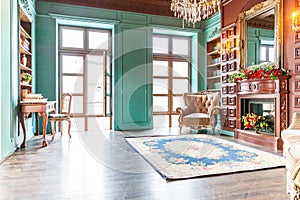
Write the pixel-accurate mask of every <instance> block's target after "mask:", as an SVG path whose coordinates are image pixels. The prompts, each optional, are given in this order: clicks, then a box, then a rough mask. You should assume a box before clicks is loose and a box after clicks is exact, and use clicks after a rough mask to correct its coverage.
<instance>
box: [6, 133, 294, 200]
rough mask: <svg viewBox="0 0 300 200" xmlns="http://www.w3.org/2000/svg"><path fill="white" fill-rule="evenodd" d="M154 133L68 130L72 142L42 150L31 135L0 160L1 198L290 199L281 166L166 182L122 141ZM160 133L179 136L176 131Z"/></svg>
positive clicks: (58, 141)
mask: <svg viewBox="0 0 300 200" xmlns="http://www.w3.org/2000/svg"><path fill="white" fill-rule="evenodd" d="M154 134H155V130H152V131H144V132H117V131H108V130H106V131H103V130H102V131H89V132H72V139H71V140H69V139H68V136H67V134H64V135H63V136H62V137H61V136H60V134H56V137H55V140H54V141H53V142H51V141H50V140H51V136H50V135H49V136H47V139H48V142H49V145H48V146H47V147H45V148H41V143H42V139H41V136H35V137H34V138H32V139H31V140H30V141H28V142H27V147H26V148H25V149H18V150H17V151H16V152H15V153H14V154H13V155H12V156H10V157H9V158H8V159H7V160H5V161H4V162H2V163H1V165H0V199H1V200H3V199H5V200H6V199H22V200H26V199H30V200H31V199H51V200H52V199H55V200H57V199H86V200H90V199H95V200H98V199H101V200H120V199H136V200H144V199H145V200H148V199H149V200H152V199H153V200H160V199H161V200H169V199H170V200H177V199H178V200H181V199H182V200H188V199H195V200H217V199H218V200H219V199H222V200H227V199H228V200H239V199H243V200H276V199H278V200H284V199H289V196H288V195H287V194H286V192H285V182H286V180H285V169H284V168H276V169H269V170H261V171H253V172H244V173H234V174H228V175H219V176H209V177H202V178H194V179H187V180H179V181H171V182H167V181H165V180H164V179H163V178H162V177H161V176H160V175H159V174H158V173H157V172H156V171H155V170H154V169H153V168H152V167H151V166H150V165H149V164H148V163H147V162H146V161H144V160H143V158H141V156H140V155H138V154H137V153H136V152H135V151H134V150H133V149H132V148H131V147H130V146H129V145H128V144H127V143H126V141H125V140H124V137H125V136H129V135H139V136H141V135H154ZM160 134H165V135H168V134H170V135H173V134H178V129H167V130H165V131H162V130H160ZM222 137H223V138H227V139H230V140H234V139H233V138H231V137H226V136H222ZM238 142H239V141H238ZM241 143H243V142H241ZM249 145H250V144H249ZM251 146H253V145H251ZM255 147H256V148H260V149H263V150H266V151H270V152H273V150H272V149H268V148H262V147H258V146H255ZM274 153H277V154H282V152H274Z"/></svg>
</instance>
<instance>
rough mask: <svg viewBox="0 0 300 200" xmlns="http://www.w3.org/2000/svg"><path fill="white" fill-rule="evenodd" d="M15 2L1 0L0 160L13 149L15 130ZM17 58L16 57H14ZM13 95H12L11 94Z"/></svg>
mask: <svg viewBox="0 0 300 200" xmlns="http://www.w3.org/2000/svg"><path fill="white" fill-rule="evenodd" d="M16 8H17V4H16V2H15V1H1V3H0V9H1V12H0V13H1V59H0V61H1V75H0V81H1V89H0V91H1V97H0V102H1V117H0V119H1V122H0V125H1V126H0V127H1V128H0V136H1V137H0V140H1V141H0V142H1V144H0V148H1V150H0V153H1V154H0V160H1V159H2V158H4V157H5V156H7V155H8V154H9V153H11V152H12V151H13V150H14V149H15V140H14V134H13V133H14V131H16V130H17V127H16V121H17V116H16V108H17V104H16V103H15V98H17V97H16V96H15V94H16V90H17V89H16V88H13V85H12V81H13V80H15V77H14V76H15V73H14V71H16V70H17V69H16V68H17V66H16V63H15V62H13V61H12V58H15V57H16V56H17V55H16V53H14V52H13V50H16V49H15V48H16V47H15V46H16V45H17V44H18V43H14V42H13V41H15V42H17V41H16V38H14V37H15V35H16V32H15V31H14V30H17V27H15V25H16V21H14V20H15V19H16V15H17V12H15V13H13V10H16ZM16 59H17V58H16ZM13 95H14V96H13Z"/></svg>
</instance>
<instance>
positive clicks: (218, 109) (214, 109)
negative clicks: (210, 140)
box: [208, 106, 221, 119]
mask: <svg viewBox="0 0 300 200" xmlns="http://www.w3.org/2000/svg"><path fill="white" fill-rule="evenodd" d="M219 113H221V107H220V106H214V107H211V108H209V109H208V115H209V118H210V119H212V117H213V115H217V114H219Z"/></svg>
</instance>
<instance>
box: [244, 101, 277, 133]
mask: <svg viewBox="0 0 300 200" xmlns="http://www.w3.org/2000/svg"><path fill="white" fill-rule="evenodd" d="M248 113H253V114H255V115H258V116H262V117H264V119H265V121H266V123H267V124H268V128H267V129H262V130H259V133H260V134H266V135H274V123H275V122H274V121H275V114H276V112H275V99H274V98H266V99H252V98H251V99H241V116H246V114H248ZM241 128H242V129H246V127H244V125H243V124H241Z"/></svg>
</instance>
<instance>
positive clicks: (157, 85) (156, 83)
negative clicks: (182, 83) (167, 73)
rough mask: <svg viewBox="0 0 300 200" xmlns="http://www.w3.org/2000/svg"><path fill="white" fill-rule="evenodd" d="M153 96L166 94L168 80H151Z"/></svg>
mask: <svg viewBox="0 0 300 200" xmlns="http://www.w3.org/2000/svg"><path fill="white" fill-rule="evenodd" d="M153 94H168V79H162V78H154V79H153Z"/></svg>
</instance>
